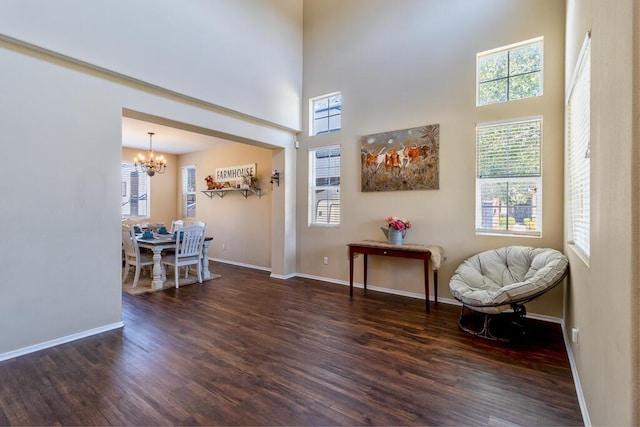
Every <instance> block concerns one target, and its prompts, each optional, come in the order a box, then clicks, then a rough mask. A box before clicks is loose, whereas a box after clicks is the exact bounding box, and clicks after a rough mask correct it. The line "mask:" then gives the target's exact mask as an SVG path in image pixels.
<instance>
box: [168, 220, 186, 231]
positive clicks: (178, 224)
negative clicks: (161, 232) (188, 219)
mask: <svg viewBox="0 0 640 427" xmlns="http://www.w3.org/2000/svg"><path fill="white" fill-rule="evenodd" d="M182 227H184V221H182V220H181V219H174V220H173V221H171V230H169V233H170V234H173V233H175V232H176V231H178V230H180V229H181V228H182Z"/></svg>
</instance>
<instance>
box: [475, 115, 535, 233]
mask: <svg viewBox="0 0 640 427" xmlns="http://www.w3.org/2000/svg"><path fill="white" fill-rule="evenodd" d="M527 122H531V123H535V122H539V125H540V140H539V144H538V145H539V152H538V153H537V155H538V157H539V159H540V164H539V175H533V176H532V175H528V176H518V175H516V174H514V175H510V176H509V175H508V176H504V177H482V176H480V175H481V173H480V169H481V168H480V166H479V165H480V162H481V159H480V153H479V152H478V151H479V148H478V147H479V138H480V134H481V130H482V129H490V128H498V129H500V128H502V129H506V128H508V127H509V126H517V125H518V124H520V123H527ZM543 139H544V138H543V123H542V116H533V117H524V118H518V119H513V120H504V121H500V122H487V123H479V124H478V125H477V127H476V168H477V169H476V234H477V235H500V236H514V237H515V236H517V237H541V236H542V176H543V172H542V144H543ZM492 184H496V185H505V186H506V187H507V189H508V188H509V187H510V186H514V187H516V188H517V187H518V186H522V185H524V184H531V185H528V186H527V188H529V187H531V188H530V189H529V193H528V194H529V195H530V201H529V203H528V206H521V205H517V204H515V203H513V202H512V201H511V198H510V197H509V196H508V194H509V193H507V197H505V200H504V204H502V201H500V202H499V204H498V205H497V206H496V204H495V202H494V203H492V204H491V205H489V206H486V205H485V203H483V197H482V189H483V186H484V185H492ZM507 191H508V190H507ZM519 209H525V210H528V212H527V215H520V213H521V212H519V211H518V210H519ZM487 210H489V212H488V213H487ZM519 216H522V217H523V218H518V217H519ZM489 217H490V218H489ZM502 217H504V219H502ZM525 217H526V218H528V219H529V221H527V220H526V219H524V218H525ZM496 218H497V221H498V222H497V228H496ZM517 219H520V220H521V222H517ZM503 222H504V224H503ZM487 223H490V224H491V225H490V226H488V225H487ZM502 225H504V227H505V229H504V230H502V229H500V226H502Z"/></svg>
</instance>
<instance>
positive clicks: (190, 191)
mask: <svg viewBox="0 0 640 427" xmlns="http://www.w3.org/2000/svg"><path fill="white" fill-rule="evenodd" d="M191 170H193V175H194V179H193V186H192V187H191V188H189V172H190V171H191ZM195 178H196V167H195V165H189V166H183V167H182V217H183V218H195V217H196V200H197V197H196V179H195ZM189 196H193V213H192V214H189Z"/></svg>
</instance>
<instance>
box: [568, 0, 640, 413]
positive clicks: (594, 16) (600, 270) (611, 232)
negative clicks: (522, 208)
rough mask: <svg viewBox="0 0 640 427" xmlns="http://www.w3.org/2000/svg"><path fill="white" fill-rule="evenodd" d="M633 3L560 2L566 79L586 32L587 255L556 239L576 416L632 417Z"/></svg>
mask: <svg viewBox="0 0 640 427" xmlns="http://www.w3.org/2000/svg"><path fill="white" fill-rule="evenodd" d="M636 3H637V2H635V1H634V0H620V1H616V2H615V4H613V3H612V2H610V1H606V0H580V1H576V0H568V1H567V40H566V46H567V48H566V54H567V58H566V79H567V81H569V79H570V78H571V76H572V75H573V71H574V69H575V67H576V63H577V59H578V55H579V52H580V48H581V47H582V44H583V40H584V38H585V35H586V33H587V31H591V157H590V159H591V227H590V241H591V255H590V258H589V262H588V264H586V263H585V262H584V261H583V260H582V259H581V258H580V257H579V256H577V254H576V253H575V252H574V250H573V248H572V247H571V246H570V245H568V244H565V253H566V254H567V256H568V257H569V262H570V268H571V274H570V276H569V285H568V289H567V301H566V320H565V323H566V329H567V331H570V330H571V328H574V327H575V328H578V329H579V331H580V333H579V339H578V342H577V343H571V350H572V354H573V357H574V359H575V364H576V367H577V372H578V377H579V380H580V383H581V385H582V391H583V394H584V396H583V399H584V406H585V409H586V412H587V420H585V421H587V422H590V423H591V424H593V425H638V423H639V422H640V418H639V414H638V406H637V403H638V398H639V396H638V386H639V384H638V369H639V368H638V332H639V331H638V330H639V325H638V315H637V310H638V289H639V278H638V274H637V272H638V264H639V260H638V254H639V253H640V252H639V246H640V243H639V240H640V237H639V233H638V232H639V231H640V230H639V228H638V224H637V223H638V217H639V216H640V215H639V209H638V202H639V199H640V197H639V195H638V182H637V179H638V167H639V164H640V162H639V159H638V155H639V154H638V140H637V133H636V132H635V129H637V126H638V99H637V96H638V92H637V88H638V86H639V85H640V68H639V66H638V60H637V57H638V49H639V48H640V46H639V45H638V42H637V37H634V34H635V33H636V32H637V31H638V27H637V26H638V24H639V20H638V5H637V4H636ZM634 58H635V60H634ZM632 88H636V90H632ZM566 203H567V206H568V201H567V202H566ZM567 230H568V225H567V228H566V229H565V237H568V236H567V233H568V231H567ZM566 240H568V239H567V238H565V241H566Z"/></svg>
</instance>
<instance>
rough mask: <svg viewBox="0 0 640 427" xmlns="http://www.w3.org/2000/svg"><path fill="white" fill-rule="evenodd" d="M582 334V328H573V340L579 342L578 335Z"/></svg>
mask: <svg viewBox="0 0 640 427" xmlns="http://www.w3.org/2000/svg"><path fill="white" fill-rule="evenodd" d="M579 334H580V329H578V328H571V342H572V343H575V344H578V335H579Z"/></svg>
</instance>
